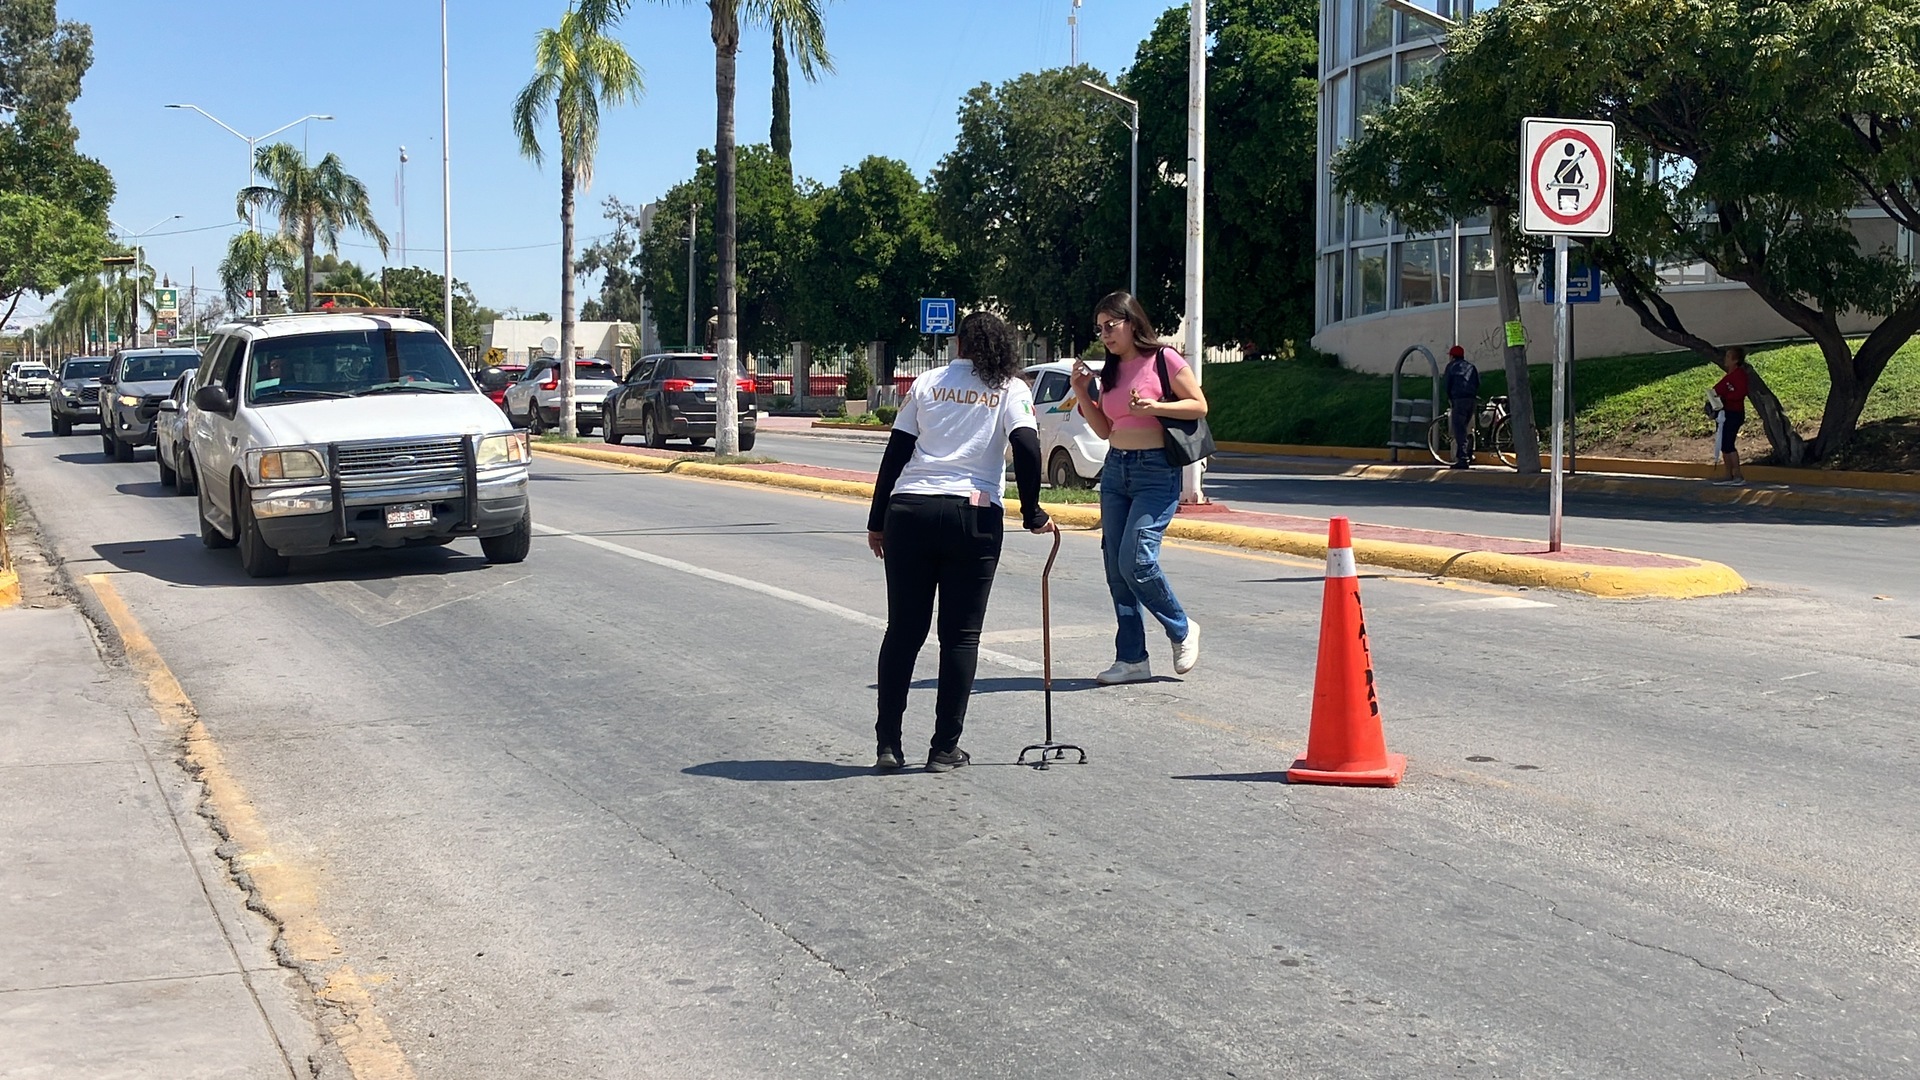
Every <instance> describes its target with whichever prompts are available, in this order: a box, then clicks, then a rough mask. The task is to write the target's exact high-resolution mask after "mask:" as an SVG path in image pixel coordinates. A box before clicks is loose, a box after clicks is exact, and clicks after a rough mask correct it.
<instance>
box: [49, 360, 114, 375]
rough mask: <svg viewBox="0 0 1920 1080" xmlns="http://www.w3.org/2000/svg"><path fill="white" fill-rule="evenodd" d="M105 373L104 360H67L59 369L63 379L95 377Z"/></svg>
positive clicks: (105, 364) (105, 363)
mask: <svg viewBox="0 0 1920 1080" xmlns="http://www.w3.org/2000/svg"><path fill="white" fill-rule="evenodd" d="M106 373H107V362H106V361H105V360H69V361H67V363H66V366H65V367H62V368H61V369H60V377H61V378H63V379H97V378H99V377H100V376H102V375H105V374H106Z"/></svg>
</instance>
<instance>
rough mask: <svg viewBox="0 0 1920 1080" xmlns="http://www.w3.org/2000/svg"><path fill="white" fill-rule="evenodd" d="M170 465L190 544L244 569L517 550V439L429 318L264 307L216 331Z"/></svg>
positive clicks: (276, 570) (520, 468) (520, 527)
mask: <svg viewBox="0 0 1920 1080" xmlns="http://www.w3.org/2000/svg"><path fill="white" fill-rule="evenodd" d="M196 382H197V384H198V386H197V389H195V390H194V392H193V397H192V399H191V402H190V403H189V404H187V405H185V406H184V407H185V408H186V418H185V422H184V427H185V430H186V435H187V439H186V442H187V445H186V450H185V456H184V457H183V458H182V459H181V462H180V471H181V472H182V473H185V474H188V475H191V476H192V477H194V478H195V479H196V480H197V484H196V485H195V486H196V487H197V488H198V494H199V511H200V539H201V541H202V542H203V543H205V544H206V545H207V546H208V547H210V548H225V547H235V546H238V547H239V549H240V565H241V567H242V568H243V569H245V570H246V572H247V574H248V575H249V576H251V577H275V576H278V575H281V574H285V573H286V572H287V564H288V559H289V557H290V556H294V555H317V554H320V553H322V552H328V551H348V550H354V549H359V548H387V547H402V546H405V545H410V544H412V545H418V544H445V543H449V542H451V541H453V540H456V539H459V538H462V537H474V538H476V539H478V540H479V541H480V548H481V550H482V551H484V552H485V553H486V556H487V559H488V560H489V561H491V562H496V563H515V562H519V561H521V560H522V559H525V558H526V557H527V551H528V548H529V546H530V544H531V541H532V536H533V519H532V516H531V513H530V510H529V507H528V500H527V487H528V484H527V472H528V462H529V451H530V447H529V446H528V444H527V436H526V433H524V432H520V431H515V430H514V429H513V426H512V425H511V424H509V423H508V422H507V418H506V417H505V416H504V415H502V414H501V412H500V410H499V408H498V407H496V406H495V405H494V404H493V402H492V401H491V400H489V399H488V398H487V396H486V395H485V394H483V393H481V392H480V389H479V388H478V387H477V386H475V385H474V382H473V378H472V377H471V376H470V375H469V374H468V373H467V370H466V368H465V367H464V366H463V365H462V364H461V363H460V359H459V357H457V356H456V355H454V352H453V349H452V348H451V347H450V346H448V345H447V342H446V339H445V338H443V337H441V336H440V332H439V331H438V330H436V329H434V328H433V326H432V325H430V324H428V323H425V322H422V321H420V320H418V319H411V318H405V317H400V316H394V315H386V314H368V313H355V314H333V313H325V314H321V313H316V314H301V315H269V316H264V317H259V318H250V319H241V320H239V321H236V322H232V323H228V324H226V325H224V326H222V327H220V328H219V329H218V330H216V331H214V335H213V339H212V341H210V342H209V343H208V345H207V347H206V353H205V359H204V360H203V361H202V362H201V365H200V371H199V375H198V377H197V379H196Z"/></svg>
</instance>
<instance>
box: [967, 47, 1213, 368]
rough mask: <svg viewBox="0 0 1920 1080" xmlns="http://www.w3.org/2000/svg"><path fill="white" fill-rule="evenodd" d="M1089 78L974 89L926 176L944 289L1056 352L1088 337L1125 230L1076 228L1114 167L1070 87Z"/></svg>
mask: <svg viewBox="0 0 1920 1080" xmlns="http://www.w3.org/2000/svg"><path fill="white" fill-rule="evenodd" d="M1099 74H1100V73H1099V72H1097V71H1095V70H1094V69H1093V68H1090V67H1086V66H1084V65H1083V66H1081V67H1076V68H1054V69H1051V70H1048V71H1042V72H1038V73H1033V74H1027V75H1021V76H1019V77H1018V78H1014V79H1011V80H1008V81H1007V82H1004V83H1001V84H1000V85H999V86H998V87H994V86H990V85H988V84H986V83H982V84H980V85H979V86H977V87H975V88H974V89H973V90H971V91H969V92H968V93H967V96H966V99H965V101H964V102H963V103H962V104H961V106H960V135H959V139H958V141H957V143H956V144H955V146H954V148H953V150H952V151H951V152H950V153H948V154H947V156H946V157H944V158H942V159H941V161H940V164H939V166H938V167H937V168H936V169H935V170H934V176H933V187H934V192H935V195H934V201H935V206H936V215H937V217H936V220H937V221H938V223H939V227H940V230H941V231H942V232H943V233H945V235H946V236H948V237H949V238H951V239H952V241H953V243H954V247H955V258H954V263H953V268H952V272H951V273H950V274H949V275H948V281H949V283H950V290H949V291H951V292H952V293H953V294H954V295H955V296H956V297H957V298H958V299H959V300H960V301H961V303H963V304H970V303H974V302H978V301H982V300H991V301H992V302H993V304H994V306H995V307H996V308H998V309H1000V310H1001V311H1003V312H1004V313H1005V314H1006V315H1007V317H1008V318H1009V319H1010V320H1012V321H1013V322H1014V323H1016V324H1018V325H1022V326H1026V327H1028V328H1030V329H1032V330H1033V331H1034V332H1035V333H1039V334H1045V335H1047V336H1049V337H1051V338H1052V339H1053V340H1054V341H1055V342H1057V343H1059V344H1061V345H1063V346H1064V345H1067V344H1068V343H1071V346H1072V348H1071V349H1070V350H1068V351H1078V350H1079V348H1080V347H1081V346H1082V345H1084V344H1085V343H1086V342H1087V341H1088V340H1089V339H1090V338H1091V336H1092V332H1093V331H1092V323H1093V318H1092V315H1093V305H1094V304H1095V303H1096V302H1098V300H1099V299H1100V297H1101V296H1103V295H1105V294H1106V293H1107V292H1109V291H1111V290H1112V289H1113V287H1114V283H1115V282H1116V281H1119V282H1124V281H1125V280H1126V259H1127V255H1126V252H1127V230H1126V228H1125V226H1124V225H1123V226H1122V227H1121V228H1119V229H1117V230H1116V229H1112V228H1106V229H1098V230H1096V229H1091V228H1089V226H1088V216H1089V212H1090V210H1091V208H1092V207H1093V205H1094V204H1095V201H1096V200H1097V198H1098V197H1099V193H1100V191H1101V189H1102V186H1103V185H1105V184H1107V183H1109V182H1110V175H1111V174H1112V172H1113V170H1114V168H1115V166H1114V164H1113V161H1112V144H1111V140H1110V139H1109V137H1108V134H1107V132H1108V129H1109V126H1110V124H1111V122H1112V118H1111V116H1110V115H1109V113H1108V111H1107V110H1106V109H1105V108H1104V107H1102V106H1101V105H1100V103H1099V102H1098V101H1097V100H1096V99H1095V98H1094V97H1093V96H1092V95H1090V94H1088V93H1086V92H1085V91H1084V90H1082V89H1080V88H1079V85H1078V84H1079V83H1080V81H1081V80H1083V79H1094V78H1098V77H1099ZM1183 97H1184V95H1183ZM1122 145H1123V146H1124V142H1123V144H1122ZM1119 170H1120V173H1121V175H1123V176H1124V175H1125V172H1126V167H1125V158H1124V156H1123V157H1122V158H1121V164H1120V166H1119ZM1142 171H1143V172H1144V171H1145V165H1144V164H1143V167H1142ZM1121 189H1122V191H1123V192H1124V190H1125V182H1124V181H1122V182H1121ZM1116 266H1117V267H1119V268H1120V269H1119V272H1118V276H1116V275H1115V271H1114V270H1113V268H1114V267H1116Z"/></svg>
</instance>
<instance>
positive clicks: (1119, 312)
mask: <svg viewBox="0 0 1920 1080" xmlns="http://www.w3.org/2000/svg"><path fill="white" fill-rule="evenodd" d="M1093 317H1094V320H1095V321H1096V322H1097V321H1099V320H1100V319H1101V318H1103V317H1109V318H1115V319H1125V320H1126V321H1127V324H1128V325H1129V326H1132V327H1133V347H1134V348H1135V349H1138V350H1139V351H1140V352H1142V353H1153V352H1157V351H1159V349H1160V348H1161V346H1162V345H1164V344H1165V343H1164V342H1162V341H1161V340H1160V333H1159V331H1157V330H1155V329H1154V328H1153V320H1152V319H1151V318H1148V317H1147V309H1146V308H1143V307H1141V306H1140V301H1139V300H1137V299H1135V298H1134V295H1133V294H1132V293H1130V292H1127V291H1126V290H1124V289H1122V290H1119V291H1116V292H1110V293H1108V294H1107V295H1105V296H1103V297H1101V298H1100V302H1099V303H1098V304H1096V305H1094V308H1093ZM1119 380H1120V357H1119V355H1118V354H1116V353H1114V352H1112V351H1111V350H1109V351H1108V353H1107V362H1106V363H1105V364H1103V365H1101V367H1100V389H1101V390H1102V391H1106V390H1111V389H1113V387H1114V384H1115V383H1117V382H1119Z"/></svg>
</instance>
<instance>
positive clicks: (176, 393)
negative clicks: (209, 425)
mask: <svg viewBox="0 0 1920 1080" xmlns="http://www.w3.org/2000/svg"><path fill="white" fill-rule="evenodd" d="M199 382H200V369H199V368H195V369H193V370H192V371H189V372H187V373H186V374H184V375H182V376H180V377H179V378H178V379H175V380H174V381H173V389H172V390H169V391H167V396H166V397H165V398H162V399H161V401H160V411H159V413H158V414H156V415H155V416H154V418H153V460H154V461H156V462H159V464H160V486H161V487H170V488H174V489H175V490H177V491H179V492H180V494H182V495H191V494H193V491H194V484H193V473H192V472H182V471H181V470H180V463H181V461H182V460H183V459H184V458H185V454H184V453H183V451H184V450H185V449H186V446H187V414H186V410H185V405H186V404H187V402H189V401H192V400H193V390H194V387H196V386H198V385H199Z"/></svg>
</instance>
